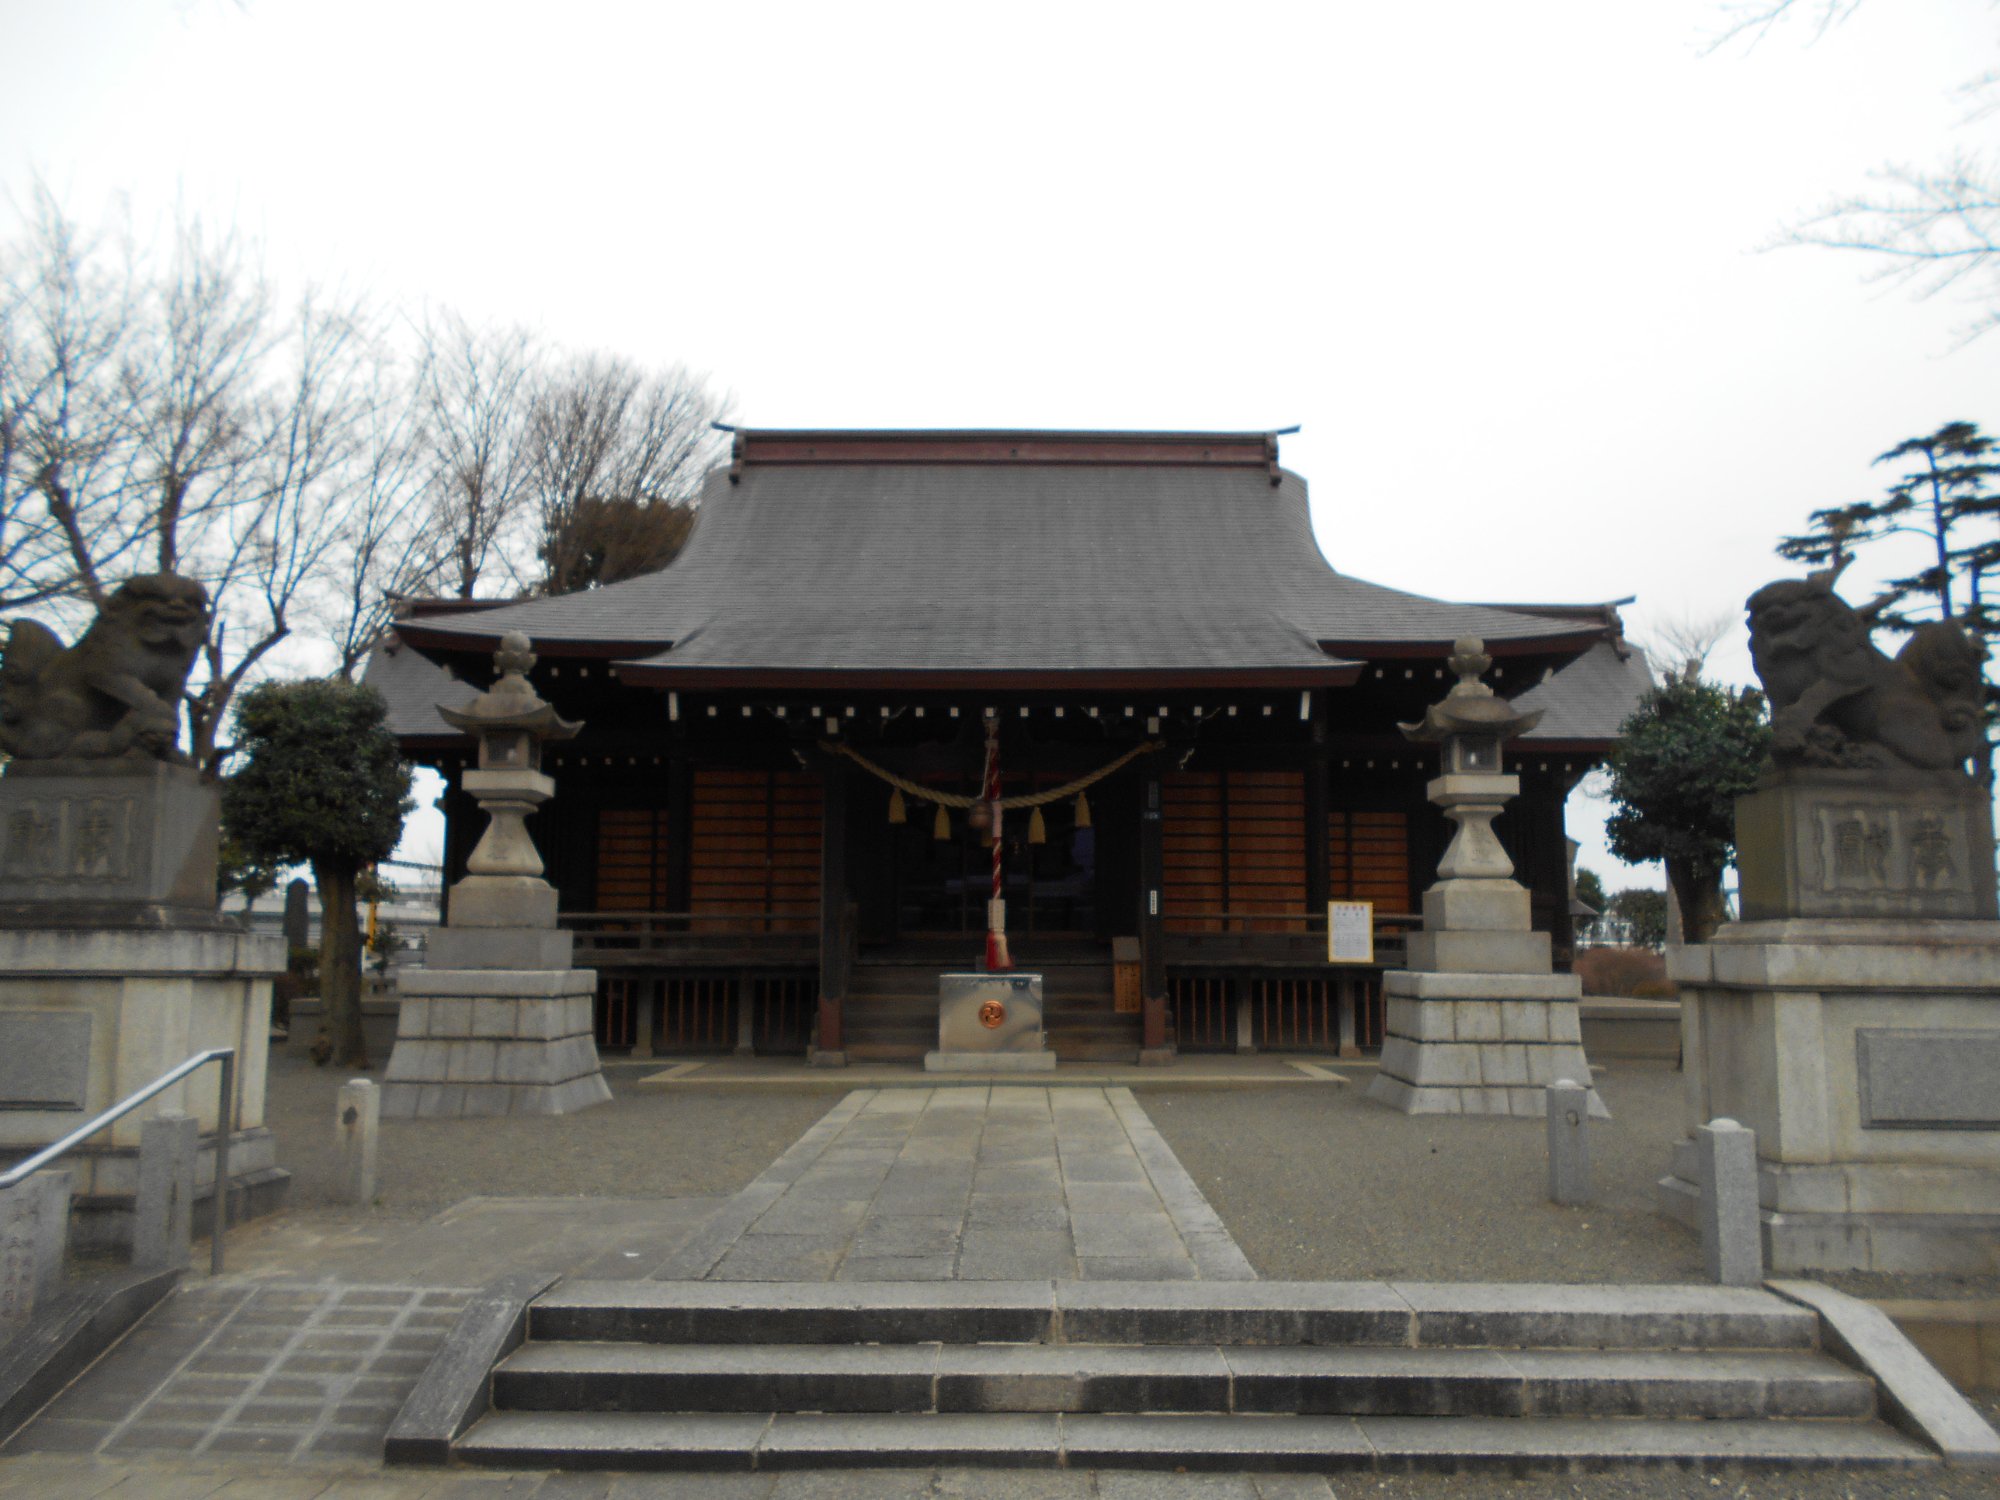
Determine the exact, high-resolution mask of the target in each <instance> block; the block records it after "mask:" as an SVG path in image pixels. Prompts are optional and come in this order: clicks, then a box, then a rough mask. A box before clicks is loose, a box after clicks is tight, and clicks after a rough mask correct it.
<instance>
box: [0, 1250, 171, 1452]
mask: <svg viewBox="0 0 2000 1500" xmlns="http://www.w3.org/2000/svg"><path fill="white" fill-rule="evenodd" d="M180 1279H181V1273H180V1271H179V1270H178V1269H169V1270H163V1271H162V1270H152V1271H120V1272H118V1273H117V1274H115V1275H112V1276H107V1277H105V1278H103V1279H102V1280H100V1281H95V1282H91V1283H89V1284H87V1285H84V1286H80V1287H77V1288H75V1289H73V1290H71V1291H67V1292H63V1293H60V1294H58V1295H57V1296H55V1297H53V1298H51V1299H50V1301H49V1302H48V1304H47V1305H46V1306H45V1307H44V1308H43V1309H42V1310H40V1311H39V1312H37V1313H36V1314H35V1316H34V1318H33V1319H32V1320H31V1321H30V1322H29V1324H28V1326H27V1327H26V1328H24V1329H22V1330H21V1331H20V1332H19V1333H18V1334H16V1335H15V1336H14V1337H13V1338H12V1339H10V1340H8V1341H7V1343H6V1344H5V1346H4V1347H0V1442H4V1441H5V1440H6V1439H8V1438H10V1437H12V1436H13V1435H14V1433H15V1432H16V1431H17V1430H19V1429H20V1428H21V1427H22V1426H23V1425H25V1424H26V1423H27V1421H28V1420H29V1418H31V1417H33V1416H34V1415H35V1413H36V1412H38V1411H40V1410H41V1409H42V1407H44V1406H46V1405H47V1404H48V1403H49V1402H50V1401H52V1400H53V1399H55V1397H56V1396H58V1395H59V1394H61V1392H62V1390H63V1388H64V1387H65V1386H67V1385H68V1384H69V1383H70V1382H71V1381H72V1380H75V1379H76V1378H77V1376H79V1375H81V1374H82V1373H83V1372H84V1371H85V1370H87V1369H89V1368H90V1366H91V1365H92V1364H93V1363H95V1362H96V1360H97V1358H98V1357H99V1356H100V1355H102V1354H103V1353H104V1352H105V1351H106V1350H108V1349H109V1348H110V1347H111V1346H112V1345H113V1344H115V1343H117V1342H118V1341H119V1340H120V1339H122V1338H123V1337H125V1335H126V1334H127V1333H129V1332H130V1331H131V1330H132V1329H133V1327H135V1326H136V1325H137V1324H138V1323H139V1321H140V1320H141V1319H142V1318H144V1317H145V1316H146V1314H148V1313H149V1312H151V1311H152V1310H153V1309H154V1308H155V1307H157V1306H159V1305H160V1303H162V1302H164V1301H165V1300H166V1299H167V1298H168V1297H169V1296H170V1295H172V1293H173V1290H174V1288H175V1287H176V1286H178V1285H179V1284H180Z"/></svg>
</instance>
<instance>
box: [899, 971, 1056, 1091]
mask: <svg viewBox="0 0 2000 1500" xmlns="http://www.w3.org/2000/svg"><path fill="white" fill-rule="evenodd" d="M1055 1065H1056V1056H1055V1054H1054V1053H1053V1052H1051V1051H1049V1050H1048V1039H1047V1037H1046V1036H1045V1035H1044V1033H1043V1031H1042V976H1041V975H1039V974H941V975H939V976H938V1049H937V1051H935V1052H932V1053H930V1054H929V1055H928V1056H926V1057H925V1058H924V1067H925V1068H926V1069H928V1070H929V1071H931V1072H934V1073H935V1072H947V1071H951V1070H953V1069H977V1070H992V1069H1003V1070H1016V1069H1018V1070H1022V1071H1042V1070H1045V1069H1049V1068H1053V1067H1054V1066H1055Z"/></svg>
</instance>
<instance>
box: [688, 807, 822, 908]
mask: <svg viewBox="0 0 2000 1500" xmlns="http://www.w3.org/2000/svg"><path fill="white" fill-rule="evenodd" d="M688 821H689V831H688V856H689V858H688V906H689V909H690V910H691V911H693V912H694V913H695V914H696V915H697V916H708V917H734V918H738V919H742V918H749V917H757V916H762V915H763V914H765V913H771V914H773V920H772V923H771V926H770V928H769V929H768V930H769V931H773V932H812V931H814V930H815V929H816V928H817V927H818V925H819V863H820V858H819V856H820V786H819V778H818V777H816V776H812V775H808V774H806V773H803V772H798V771H777V772H771V771H700V770H698V771H696V772H695V773H694V789H693V797H692V803H691V808H690V812H689V818H688ZM696 930H697V931H701V930H704V927H703V924H701V923H697V924H696ZM710 930H716V931H721V930H724V927H723V925H722V924H713V926H712V929H710Z"/></svg>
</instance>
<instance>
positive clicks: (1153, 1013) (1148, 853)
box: [1139, 773, 1173, 1062]
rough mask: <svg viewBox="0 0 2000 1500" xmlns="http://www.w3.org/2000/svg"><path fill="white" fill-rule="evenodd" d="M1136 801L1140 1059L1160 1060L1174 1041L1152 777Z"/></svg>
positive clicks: (1162, 842) (1161, 837)
mask: <svg viewBox="0 0 2000 1500" xmlns="http://www.w3.org/2000/svg"><path fill="white" fill-rule="evenodd" d="M1139 797H1140V801H1139V977H1140V987H1141V994H1142V1004H1143V1005H1144V1008H1145V1009H1144V1032H1143V1042H1142V1046H1141V1050H1140V1053H1139V1061H1141V1062H1165V1061H1167V1060H1168V1059H1169V1058H1171V1057H1172V1056H1173V1040H1172V1038H1170V1037H1169V1036H1168V1035H1167V949H1166V942H1165V932H1166V929H1165V926H1164V924H1163V923H1162V922H1161V905H1162V903H1163V902H1164V901H1165V899H1166V895H1165V890H1164V887H1165V884H1166V873H1167V858H1166V838H1165V834H1166V828H1165V824H1164V822H1163V820H1162V815H1163V810H1162V807H1161V801H1160V778H1159V776H1158V774H1157V773H1155V774H1151V775H1148V776H1147V777H1146V780H1145V783H1144V786H1143V788H1142V789H1141V791H1140V794H1139Z"/></svg>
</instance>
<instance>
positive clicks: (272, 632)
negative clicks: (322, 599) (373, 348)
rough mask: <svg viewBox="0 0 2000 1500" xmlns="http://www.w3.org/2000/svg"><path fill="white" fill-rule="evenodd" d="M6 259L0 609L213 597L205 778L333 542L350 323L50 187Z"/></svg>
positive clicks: (347, 417) (241, 268) (199, 242)
mask: <svg viewBox="0 0 2000 1500" xmlns="http://www.w3.org/2000/svg"><path fill="white" fill-rule="evenodd" d="M5 255H6V260H5V264H6V266H7V282H6V286H7V292H6V295H7V303H6V323H5V328H6V334H7V337H6V344H5V352H4V354H0V370H4V377H0V378H4V381H5V384H4V386H0V402H4V405H0V413H4V415H0V431H4V433H5V437H4V439H0V443H3V444H4V448H5V452H6V467H5V469H4V471H0V472H4V475H5V482H6V491H5V495H6V501H7V509H6V516H5V518H4V526H5V530H4V532H0V536H4V537H5V538H6V539H7V540H6V545H7V547H8V549H9V550H8V552H7V571H6V573H5V574H4V575H0V579H4V587H5V590H6V593H5V602H6V603H8V604H9V605H12V606H14V607H20V606H22V605H26V604H30V603H53V604H57V605H60V603H61V601H65V600H75V601H79V602H87V603H89V604H101V603H102V602H103V601H104V599H105V598H106V597H107V595H108V594H109V592H110V591H111V589H112V588H113V587H115V585H116V583H117V581H118V576H119V575H120V574H121V573H124V572H127V571H144V570H147V569H154V568H156V569H159V570H161V571H174V572H180V573H184V574H187V575H188V576H190V577H194V578H198V579H200V580H201V581H202V582H204V583H205V584H207V586H208V589H209V593H210V597H211V600H212V602H213V605H214V609H215V623H214V626H213V629H212V630H211V633H210V636H209V639H208V642H207V645H206V647H205V649H204V651H203V654H202V662H201V666H200V668H198V674H197V681H196V682H195V683H194V684H193V685H192V687H191V690H190V693H189V698H188V709H189V714H188V717H189V728H190V745H189V749H190V753H191V754H192V755H193V757H194V758H195V760H196V762H197V763H198V764H199V765H201V766H202V767H203V768H204V770H205V771H206V772H208V773H209V774H211V775H213V774H215V773H216V771H217V770H218V768H219V764H220V761H221V758H222V756H223V754H224V753H225V751H224V750H223V748H222V747H221V746H220V744H219V731H220V728H221V726H222V723H223V720H224V716H225V714H226V712H227V709H228V705H229V701H230V699H231V698H232V697H233V696H234V694H235V692H236V690H237V689H238V688H239V687H240V686H241V685H242V683H243V682H244V680H245V678H246V677H247V676H248V675H249V674H250V673H251V672H253V671H254V670H255V669H256V668H257V666H258V664H259V663H260V662H261V661H262V660H263V659H264V658H265V657H266V656H267V655H268V653H269V652H270V651H271V650H272V649H273V648H274V647H275V646H276V645H277V644H278V643H279V642H280V641H282V640H284V639H285V638H286V637H287V636H288V635H289V634H290V633H291V630H292V625H293V612H294V609H295V606H297V605H298V604H299V603H301V602H302V600H303V599H304V598H305V597H306V595H307V592H308V590H309V588H310V586H311V584H312V581H313V579H314V578H315V576H316V574H317V572H318V570H319V568H320V565H321V563H322V561H323V560H324V558H325V556H326V554H327V550H328V548H329V547H330V545H331V542H332V538H333V537H334V536H335V535H336V534H338V532H339V530H340V528H341V523H342V519H343V517H342V508H343V506H344V504H345V503H346V500H347V498H348V495H347V485H346V483H345V476H346V475H348V474H349V473H351V472H352V469H353V461H354V457H355V454H356V451H357V446H358V445H359V444H360V443H361V442H362V441H363V439H364V438H365V436H366V430H365V425H364V424H363V423H362V421H361V420H360V418H361V416H362V414H363V413H364V412H365V410H366V405H365V402H364V401H363V400H362V397H363V394H364V390H363V384H364V383H363V380H362V378H361V376H362V370H363V362H362V360H361V358H360V356H361V355H362V353H363V350H364V347H365V343H366V340H365V338H364V337H363V333H362V329H361V325H360V322H359V319H358V316H357V313H356V311H355V309H354V308H353V307H352V306H351V305H349V304H348V303H346V302H344V301H342V300H340V299H334V298H328V297H325V296H322V295H320V294H317V293H313V292H307V293H305V294H303V295H302V296H300V297H299V298H297V299H296V300H295V301H291V302H287V303H285V304H283V305H282V306H281V304H280V301H279V299H278V298H277V297H276V296H275V294H274V293H273V290H272V289H271V287H270V286H269V285H268V284H267V283H266V281H265V279H264V278H263V276H262V274H261V272H260V271H259V269H258V267H257V265H256V263H255V257H254V255H253V254H252V253H251V251H250V249H249V247H247V246H246V245H244V244H243V243H242V242H241V241H240V240H238V239H236V238H235V237H234V236H232V235H228V234H215V233H212V232H210V231H208V230H207V229H206V228H205V227H204V226H203V225H201V224H200V223H199V222H196V221H193V220H188V221H184V222H182V223H181V224H180V225H179V226H178V227H177V229H176V231H175V233H174V235H173V238H172V241H171V243H170V244H169V245H168V246H167V247H166V248H165V249H164V250H161V251H159V252H157V253H153V252H150V251H149V250H148V249H147V248H146V247H144V246H138V245H135V244H134V242H133V241H132V239H131V238H130V237H129V236H121V235H115V234H109V233H106V234H98V235H91V234H87V233H85V232H84V231H83V230H81V229H79V228H78V227H77V226H76V225H75V224H74V223H73V222H72V221H71V220H70V219H69V217H68V216H67V215H66V214H64V213H63V212H62V211H61V210H60V208H59V207H58V206H57V205H56V204H55V203H54V202H53V200H52V199H51V198H50V197H49V195H48V194H47V193H46V192H39V191H38V193H37V194H36V197H35V200H34V205H33V213H32V215H31V217H30V219H29V221H28V223H27V225H26V226H25V230H24V233H23V235H22V237H21V239H20V240H19V242H17V243H16V244H15V245H14V246H13V247H12V248H11V250H9V251H7V252H5ZM58 540H59V541H60V546H57V545H56V542H57V541H58Z"/></svg>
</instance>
